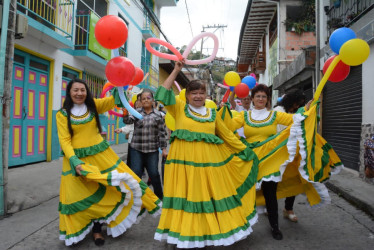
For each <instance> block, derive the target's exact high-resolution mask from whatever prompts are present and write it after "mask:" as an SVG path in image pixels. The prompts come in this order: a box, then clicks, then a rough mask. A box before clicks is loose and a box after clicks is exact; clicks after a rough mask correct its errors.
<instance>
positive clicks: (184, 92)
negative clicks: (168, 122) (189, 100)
mask: <svg viewBox="0 0 374 250" xmlns="http://www.w3.org/2000/svg"><path fill="white" fill-rule="evenodd" d="M179 98H180V99H181V100H182V101H186V89H182V90H181V92H179Z"/></svg>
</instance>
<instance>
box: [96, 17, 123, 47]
mask: <svg viewBox="0 0 374 250" xmlns="http://www.w3.org/2000/svg"><path fill="white" fill-rule="evenodd" d="M127 35H128V30H127V25H126V23H125V22H124V21H123V20H122V19H121V18H119V17H118V16H112V15H108V16H104V17H102V18H100V20H99V21H98V22H97V23H96V26H95V38H96V40H97V41H98V42H99V43H100V45H101V46H103V47H104V48H107V49H117V48H119V47H121V46H122V45H123V44H125V42H126V40H127Z"/></svg>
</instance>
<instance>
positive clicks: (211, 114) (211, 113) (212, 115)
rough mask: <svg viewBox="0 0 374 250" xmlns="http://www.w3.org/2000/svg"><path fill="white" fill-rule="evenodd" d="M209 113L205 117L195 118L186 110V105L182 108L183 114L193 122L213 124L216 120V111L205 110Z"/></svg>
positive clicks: (211, 109)
mask: <svg viewBox="0 0 374 250" xmlns="http://www.w3.org/2000/svg"><path fill="white" fill-rule="evenodd" d="M206 109H207V110H208V111H209V113H208V115H209V116H207V117H203V116H197V115H194V114H193V113H192V111H191V110H190V109H189V108H188V104H186V105H185V106H184V114H185V115H186V116H187V117H188V118H191V119H192V120H194V121H197V122H214V121H215V119H216V110H215V109H213V108H206Z"/></svg>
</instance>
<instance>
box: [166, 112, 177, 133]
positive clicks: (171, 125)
mask: <svg viewBox="0 0 374 250" xmlns="http://www.w3.org/2000/svg"><path fill="white" fill-rule="evenodd" d="M165 124H166V127H168V129H170V130H173V131H174V130H175V119H174V117H173V116H172V115H171V114H170V113H169V112H167V113H166V115H165Z"/></svg>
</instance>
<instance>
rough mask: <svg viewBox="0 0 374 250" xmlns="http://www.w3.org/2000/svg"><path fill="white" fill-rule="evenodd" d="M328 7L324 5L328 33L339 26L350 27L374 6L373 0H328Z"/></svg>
mask: <svg viewBox="0 0 374 250" xmlns="http://www.w3.org/2000/svg"><path fill="white" fill-rule="evenodd" d="M330 6H331V7H330V8H328V7H327V8H326V7H325V12H326V14H327V15H328V17H329V19H328V21H327V26H328V31H329V35H331V33H332V32H333V31H334V30H335V29H337V28H340V27H350V26H351V25H352V24H353V23H355V22H356V21H358V20H359V19H360V18H361V17H362V16H363V15H365V14H366V13H368V12H369V11H370V10H371V9H373V8H374V0H348V1H342V0H338V1H337V0H330Z"/></svg>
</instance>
